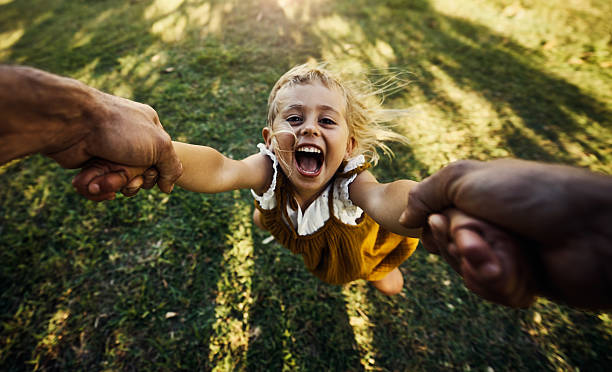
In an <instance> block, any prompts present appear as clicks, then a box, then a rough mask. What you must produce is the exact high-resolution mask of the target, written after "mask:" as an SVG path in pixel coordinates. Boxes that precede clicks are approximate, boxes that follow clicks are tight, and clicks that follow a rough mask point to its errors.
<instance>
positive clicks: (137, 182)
mask: <svg viewBox="0 0 612 372" xmlns="http://www.w3.org/2000/svg"><path fill="white" fill-rule="evenodd" d="M143 182H144V181H143V177H141V176H137V177H134V178H133V179H132V180H131V181H130V182H129V183H128V184H127V185H126V186H125V187H123V188H122V189H121V193H122V194H123V195H125V196H127V197H131V196H134V195H136V194H137V193H138V191H140V188H141V187H142V184H143Z"/></svg>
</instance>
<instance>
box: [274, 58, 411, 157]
mask: <svg viewBox="0 0 612 372" xmlns="http://www.w3.org/2000/svg"><path fill="white" fill-rule="evenodd" d="M312 82H320V83H321V84H323V85H324V86H325V87H327V88H328V89H337V90H338V91H339V92H340V94H341V95H342V96H343V98H344V101H345V102H346V107H345V109H346V121H347V124H348V127H349V134H350V135H352V136H353V137H354V138H355V141H356V143H357V144H356V148H355V150H354V151H353V154H352V155H353V156H356V155H364V156H365V157H366V160H368V161H370V162H371V163H372V164H374V165H375V164H376V163H377V162H378V159H379V154H378V151H377V149H381V150H382V151H383V153H384V154H385V155H387V156H389V157H392V156H393V152H392V151H391V149H390V148H389V147H388V146H387V145H386V144H385V142H386V141H396V142H401V143H405V144H407V143H408V139H407V138H406V137H404V136H403V135H401V134H399V133H396V132H394V131H393V130H391V128H390V127H389V125H388V124H387V123H389V122H391V121H393V120H394V119H396V118H397V117H399V116H402V115H405V114H406V113H407V112H408V111H407V110H388V109H384V108H383V107H382V99H381V98H380V97H379V95H382V94H384V93H386V90H387V89H388V88H389V86H390V84H389V83H388V82H389V80H388V81H387V83H386V84H385V85H384V86H383V87H381V88H379V89H375V88H374V87H373V85H372V84H371V83H369V81H367V80H366V79H364V80H363V81H362V82H359V83H358V82H356V81H352V80H345V79H343V78H342V76H341V75H340V74H337V73H334V72H332V71H331V70H328V69H327V68H326V67H325V65H323V64H315V65H313V64H303V65H298V66H295V67H293V68H292V69H291V70H289V71H287V72H286V73H285V74H284V75H283V76H281V77H280V79H278V81H277V82H276V84H274V87H273V88H272V91H271V92H270V96H269V97H268V127H269V128H270V131H271V133H272V138H274V136H275V135H277V134H280V133H290V134H292V135H294V134H293V131H292V130H291V129H290V128H287V129H285V128H278V129H276V130H274V129H273V128H272V125H273V123H274V120H275V119H276V117H277V115H278V113H279V111H280V104H279V102H278V93H279V91H280V90H281V89H285V88H288V87H293V86H296V85H305V84H310V83H312Z"/></svg>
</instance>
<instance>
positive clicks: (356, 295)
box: [342, 281, 378, 369]
mask: <svg viewBox="0 0 612 372" xmlns="http://www.w3.org/2000/svg"><path fill="white" fill-rule="evenodd" d="M367 286H368V284H367V282H365V281H355V282H352V283H349V284H347V285H345V286H343V288H342V294H343V295H344V298H345V303H346V315H347V317H348V319H349V324H350V325H351V327H352V328H353V334H354V335H355V341H356V342H357V346H358V347H359V354H360V355H361V365H362V366H364V367H365V368H366V369H371V368H372V367H373V366H375V365H376V359H375V358H376V355H377V354H378V349H377V348H376V346H374V345H375V342H374V328H375V325H374V324H373V323H372V322H371V321H370V319H369V318H368V315H367V312H368V311H369V309H368V307H369V303H368V301H367V297H366V296H367V291H368V288H367Z"/></svg>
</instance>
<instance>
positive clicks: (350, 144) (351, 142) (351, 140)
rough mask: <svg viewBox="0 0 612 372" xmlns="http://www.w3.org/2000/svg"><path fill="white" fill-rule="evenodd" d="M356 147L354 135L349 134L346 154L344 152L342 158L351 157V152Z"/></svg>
mask: <svg viewBox="0 0 612 372" xmlns="http://www.w3.org/2000/svg"><path fill="white" fill-rule="evenodd" d="M356 147H357V140H356V139H355V137H353V136H350V137H349V139H348V141H347V143H346V154H344V160H346V159H348V158H350V157H351V155H352V154H353V150H355V148H356Z"/></svg>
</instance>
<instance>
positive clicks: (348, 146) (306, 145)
mask: <svg viewBox="0 0 612 372" xmlns="http://www.w3.org/2000/svg"><path fill="white" fill-rule="evenodd" d="M276 99H277V101H278V104H279V113H278V115H277V116H276V118H275V120H274V123H273V130H274V131H275V132H277V133H278V131H279V130H292V131H293V133H295V136H296V137H295V138H294V137H293V136H292V135H291V134H289V133H282V132H281V133H278V134H277V135H276V140H277V141H278V146H277V148H274V149H273V150H274V152H275V153H276V156H277V157H279V158H281V159H280V160H281V161H280V162H279V163H280V164H281V168H282V169H283V171H284V172H285V175H287V177H288V178H289V180H290V181H291V183H292V184H293V186H294V188H295V191H296V195H295V196H296V198H297V201H298V203H300V205H301V206H302V207H304V205H303V204H304V203H306V202H307V201H308V200H309V199H310V198H312V197H313V196H315V195H316V194H317V193H319V192H320V191H321V190H322V189H323V188H324V187H325V186H326V185H327V183H328V182H329V181H330V180H331V178H332V177H333V175H334V174H335V173H336V171H337V170H338V168H339V167H340V165H341V164H342V160H344V159H345V158H348V157H349V155H350V154H351V152H352V150H353V148H354V145H355V140H354V138H353V137H352V136H350V134H349V128H348V124H347V122H346V119H345V114H346V113H345V111H346V103H345V102H344V99H343V96H342V95H341V94H340V93H339V92H338V91H337V90H336V89H329V88H327V87H326V86H324V85H323V84H321V83H320V82H316V81H315V82H312V83H309V84H305V85H296V86H292V87H288V88H283V89H281V90H280V91H279V92H278V94H277V97H276ZM263 134H264V139H265V141H266V144H267V145H268V147H270V143H271V140H272V136H271V133H270V130H269V129H268V128H265V129H264V133H263ZM296 141H297V142H296Z"/></svg>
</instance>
